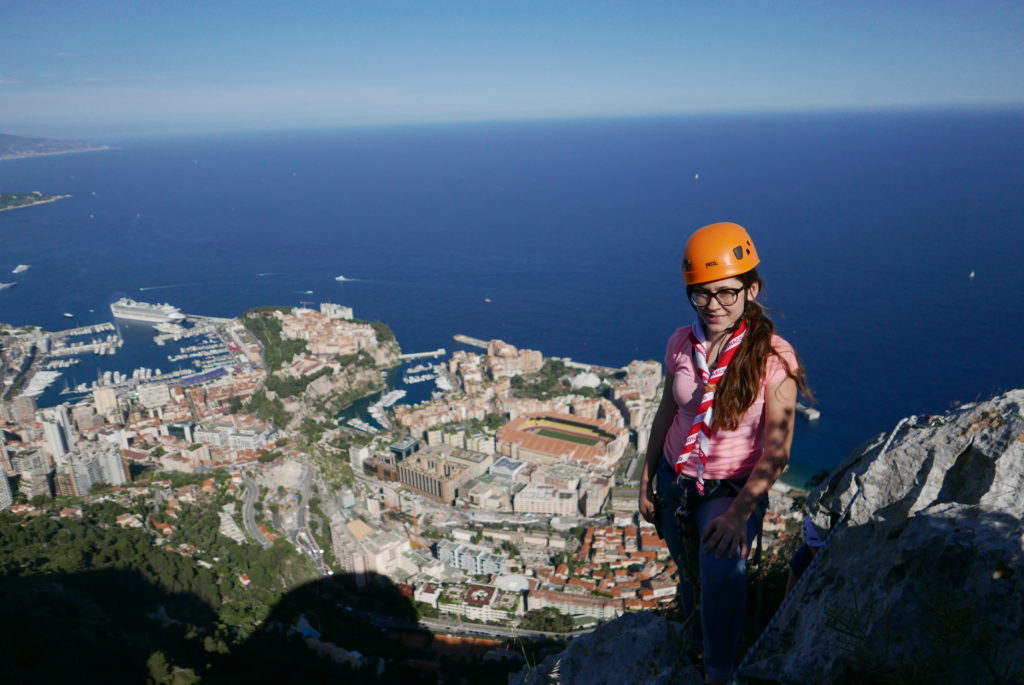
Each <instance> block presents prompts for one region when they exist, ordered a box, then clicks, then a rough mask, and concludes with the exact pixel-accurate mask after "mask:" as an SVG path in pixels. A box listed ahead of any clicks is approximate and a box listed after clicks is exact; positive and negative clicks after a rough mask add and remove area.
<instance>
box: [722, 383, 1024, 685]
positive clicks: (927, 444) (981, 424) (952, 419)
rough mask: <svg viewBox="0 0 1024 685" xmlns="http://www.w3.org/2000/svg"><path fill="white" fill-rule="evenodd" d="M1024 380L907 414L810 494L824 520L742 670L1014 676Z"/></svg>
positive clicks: (1017, 673) (842, 679)
mask: <svg viewBox="0 0 1024 685" xmlns="http://www.w3.org/2000/svg"><path fill="white" fill-rule="evenodd" d="M1022 494H1024V390H1014V391H1011V392H1009V393H1006V394H1005V395H1002V396H1000V397H997V398H995V399H993V400H990V401H988V402H984V403H979V404H975V405H970V406H965V407H962V408H960V409H958V410H955V411H953V412H950V413H948V414H946V415H944V416H941V417H923V418H922V417H910V418H909V419H904V420H903V421H901V422H900V423H899V424H898V425H897V426H896V427H895V428H894V429H893V431H891V432H890V433H886V434H883V435H880V436H879V437H878V438H876V439H875V440H874V441H872V442H870V443H868V444H867V445H866V446H865V447H864V448H863V449H861V450H859V451H858V453H855V454H854V455H853V456H851V457H850V458H849V459H847V460H846V461H845V462H844V463H842V464H840V465H839V466H838V467H837V468H836V469H835V470H834V471H833V472H832V475H831V476H830V477H829V478H828V480H827V481H825V482H824V483H823V484H822V485H821V486H820V487H819V489H818V490H817V491H816V492H814V493H812V494H811V496H810V497H809V498H808V509H809V512H810V515H811V516H812V518H813V521H814V523H815V526H816V527H817V528H818V529H819V531H820V532H822V533H824V534H828V533H831V537H830V538H829V540H828V543H827V544H826V546H825V547H824V548H823V549H822V550H821V552H819V554H818V557H817V558H816V559H815V561H814V563H813V564H812V566H811V567H810V568H809V569H808V571H807V573H806V574H805V576H804V577H803V578H802V579H801V582H800V583H799V584H798V585H797V587H796V588H795V589H794V591H793V593H792V594H791V595H790V597H789V598H788V599H787V601H786V602H784V603H783V606H782V608H781V609H780V610H779V613H778V614H777V615H776V617H775V619H773V621H772V622H771V624H770V625H769V626H768V628H767V629H766V630H765V632H764V634H763V635H762V636H761V638H760V639H759V641H758V642H757V643H756V644H755V645H754V647H753V648H752V649H751V650H750V652H749V653H748V654H747V655H746V657H745V659H744V662H743V664H742V666H741V669H740V671H739V677H740V680H741V681H743V680H748V679H766V680H770V681H776V682H784V683H824V684H828V683H853V682H971V683H986V682H993V683H995V682H1006V683H1011V682H1024V526H1022V522H1021V517H1022V514H1024V496H1022Z"/></svg>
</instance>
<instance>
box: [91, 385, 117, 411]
mask: <svg viewBox="0 0 1024 685" xmlns="http://www.w3.org/2000/svg"><path fill="white" fill-rule="evenodd" d="M92 401H93V404H95V405H96V411H97V412H99V413H100V414H104V415H108V414H116V413H117V412H118V410H119V409H120V407H119V406H118V403H117V391H116V390H114V389H113V388H96V389H95V390H93V391H92Z"/></svg>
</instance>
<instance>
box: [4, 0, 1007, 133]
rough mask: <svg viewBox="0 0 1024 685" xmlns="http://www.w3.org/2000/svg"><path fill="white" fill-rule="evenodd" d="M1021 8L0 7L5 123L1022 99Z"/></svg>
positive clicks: (433, 116)
mask: <svg viewBox="0 0 1024 685" xmlns="http://www.w3.org/2000/svg"><path fill="white" fill-rule="evenodd" d="M1022 36H1024V3H1021V2H1017V1H1007V2H996V1H986V0H981V1H974V2H967V1H966V0H960V1H956V2H951V1H947V0H930V1H927V2H925V1H913V2H910V1H908V2H900V1H899V0H889V1H888V2H875V1H874V0H851V1H847V2H839V1H831V2H828V1H825V0H820V1H818V2H804V1H799V0H797V1H788V2H787V1H786V0H777V1H775V2H769V1H763V2H762V1H754V0H750V1H735V2H729V1H725V0H719V1H717V2H710V1H708V2H684V1H682V0H677V1H674V2H669V1H667V0H666V1H646V0H637V1H634V2H600V1H597V0H595V1H592V2H576V1H571V0H565V1H558V0H546V1H543V2H541V1H536V2H535V1H531V0H506V1H505V2H488V1H486V0H479V1H476V2H458V1H452V2H440V1H438V2H431V1H429V0H419V1H401V0H394V1H388V0H378V1H376V2H370V1H365V2H344V1H334V2H301V1H298V2H293V3H283V2H274V3H270V2H261V1H260V0H249V1H247V2H237V1H235V0H208V1H206V2H177V1H175V0H159V1H157V0H151V1H147V2H142V1H136V2H128V1H122V2H118V1H113V0H110V1H106V2H104V1H102V0H100V1H96V2H72V1H71V0H67V1H65V2H47V1H46V0H31V1H26V0H4V2H3V3H2V8H0V132H8V133H18V134H25V135H49V136H56V137H60V136H90V135H92V136H117V135H124V134H135V133H184V132H199V131H230V130H258V129H275V128H307V127H325V126H345V125H365V124H389V123H419V122H435V121H480V120H491V119H530V118H552V117H580V116H585V117H592V116H619V115H663V114H686V113H708V112H757V111H792V110H814V109H836V108H839V109H847V108H857V109H864V108H867V109H872V108H917V107H988V106H1014V107H1020V106H1024V75H1022V74H1024V69H1022V68H1021V67H1022V65H1024V40H1022V38H1021V37H1022Z"/></svg>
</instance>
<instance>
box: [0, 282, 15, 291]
mask: <svg viewBox="0 0 1024 685" xmlns="http://www.w3.org/2000/svg"><path fill="white" fill-rule="evenodd" d="M16 285H18V284H17V283H0V290H7V289H8V288H13V287H14V286H16Z"/></svg>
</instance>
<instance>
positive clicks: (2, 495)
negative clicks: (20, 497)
mask: <svg viewBox="0 0 1024 685" xmlns="http://www.w3.org/2000/svg"><path fill="white" fill-rule="evenodd" d="M12 502H14V493H13V492H11V483H10V481H8V480H7V474H5V473H3V472H0V511H3V510H4V509H6V508H7V507H9V506H11V503H12Z"/></svg>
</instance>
